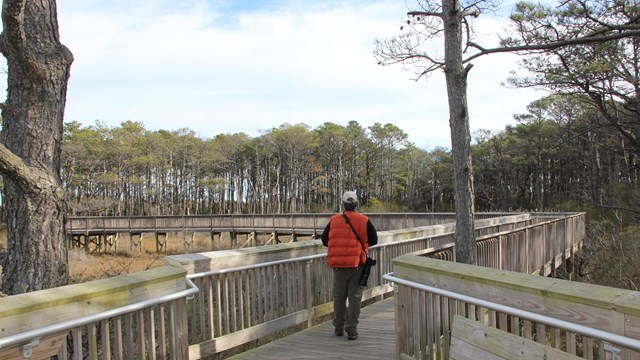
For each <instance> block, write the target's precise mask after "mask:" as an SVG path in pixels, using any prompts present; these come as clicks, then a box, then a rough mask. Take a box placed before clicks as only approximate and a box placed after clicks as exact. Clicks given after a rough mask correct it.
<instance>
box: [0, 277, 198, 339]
mask: <svg viewBox="0 0 640 360" xmlns="http://www.w3.org/2000/svg"><path fill="white" fill-rule="evenodd" d="M186 281H187V285H188V286H189V288H188V289H185V290H181V291H179V292H177V293H173V294H169V295H164V296H161V297H158V298H155V299H150V300H145V301H139V302H137V303H133V304H129V305H125V306H121V307H119V308H115V309H111V310H107V311H103V312H100V313H97V314H91V315H88V316H84V317H81V318H77V319H72V320H67V321H63V322H61V323H57V324H52V325H48V326H44V327H41V328H38V329H33V330H29V331H25V332H21V333H18V334H13V335H9V336H5V337H3V338H0V349H4V348H7V347H10V346H12V345H16V344H21V343H25V342H28V341H30V340H32V339H37V338H41V337H44V336H48V335H53V334H55V333H58V332H61V331H65V330H70V329H73V328H75V327H78V326H82V325H85V324H89V323H92V322H97V321H100V320H104V319H108V318H112V317H115V316H119V315H124V314H127V313H131V312H134V311H137V310H141V309H144V308H148V307H150V306H153V305H157V304H162V303H166V302H169V301H173V300H176V299H181V298H184V297H189V296H192V295H194V294H196V293H197V292H198V291H200V290H199V289H198V287H197V286H196V285H195V284H194V283H193V282H192V281H191V280H190V279H189V278H187V279H186Z"/></svg>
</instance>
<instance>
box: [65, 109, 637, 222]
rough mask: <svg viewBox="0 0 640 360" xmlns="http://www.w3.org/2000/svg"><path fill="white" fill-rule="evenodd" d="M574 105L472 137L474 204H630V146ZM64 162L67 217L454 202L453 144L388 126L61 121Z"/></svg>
mask: <svg viewBox="0 0 640 360" xmlns="http://www.w3.org/2000/svg"><path fill="white" fill-rule="evenodd" d="M581 104H582V103H581V100H580V97H577V96H576V97H563V98H555V97H547V98H543V99H540V100H538V101H536V102H534V103H532V104H531V105H530V106H529V107H528V112H527V113H526V114H521V115H516V119H517V120H518V124H517V125H515V126H507V127H506V128H505V129H504V130H503V131H501V132H499V133H497V134H492V133H489V132H488V131H479V132H477V133H476V134H475V139H474V141H473V143H474V145H473V149H472V152H473V174H474V181H475V194H476V197H475V207H476V210H477V211H498V210H568V207H569V206H571V207H572V206H573V205H571V204H577V203H583V202H588V203H589V204H596V205H604V206H615V207H626V206H627V205H628V204H626V203H625V202H628V201H632V199H634V198H635V192H636V191H635V189H636V186H637V183H638V176H639V169H638V166H637V152H636V151H637V149H633V148H629V147H628V146H627V145H626V143H625V139H624V137H623V136H621V134H620V132H618V131H616V129H614V128H613V127H612V126H606V125H604V124H603V123H602V122H601V121H599V116H598V114H597V113H596V112H594V111H590V110H589V108H588V107H586V106H583V105H581ZM471 118H472V119H473V114H472V117H471ZM425 121H426V119H425ZM62 160H63V161H62V178H63V182H64V186H65V187H66V189H67V190H68V196H69V206H70V210H71V212H72V214H74V215H122V216H124V215H158V214H162V215H181V214H227V213H258V214H264V213H297V212H332V211H336V210H337V209H338V206H339V201H340V199H339V195H340V194H341V193H342V191H344V190H351V189H355V190H357V191H358V194H359V195H360V197H361V202H362V205H363V209H364V210H365V211H370V212H375V211H454V205H455V204H454V196H453V179H452V176H453V174H452V161H451V152H450V151H449V150H448V149H444V148H436V149H433V150H425V149H420V148H417V147H416V146H415V145H414V144H412V143H410V142H408V141H407V134H406V133H405V132H404V131H403V130H402V129H400V128H398V127H397V126H395V125H393V124H386V125H382V124H375V125H373V126H370V127H368V128H364V127H362V126H361V125H360V124H359V123H358V122H356V121H351V122H349V123H348V124H347V125H346V126H342V125H337V124H334V123H330V122H327V123H325V124H323V125H321V126H319V127H317V128H313V129H312V128H310V127H309V126H307V125H304V124H296V125H291V124H283V125H281V126H279V127H277V128H272V129H271V130H268V131H265V132H264V133H262V134H261V135H260V136H257V137H250V136H248V135H246V134H243V133H238V134H221V135H218V136H216V137H214V138H212V139H202V138H199V137H198V136H196V134H195V133H194V132H193V131H191V130H189V129H182V130H178V131H164V130H160V131H149V130H147V129H145V127H144V125H143V124H142V123H139V122H132V121H127V122H124V123H122V124H121V125H120V126H119V127H116V128H111V127H107V126H105V125H104V124H101V123H100V122H97V123H96V124H95V125H93V126H85V127H83V126H82V125H81V124H79V123H78V122H68V123H66V124H65V141H64V146H63V157H62Z"/></svg>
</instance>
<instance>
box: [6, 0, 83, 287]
mask: <svg viewBox="0 0 640 360" xmlns="http://www.w3.org/2000/svg"><path fill="white" fill-rule="evenodd" d="M2 22H3V29H4V31H3V33H2V34H1V35H0V37H1V38H0V52H2V54H3V55H4V56H5V57H6V58H7V65H8V94H7V102H6V104H4V106H3V109H2V110H3V111H2V117H3V120H4V123H3V129H2V138H1V141H2V147H1V148H0V171H2V174H3V177H4V184H5V193H6V197H5V199H4V200H5V207H6V210H7V229H8V237H7V241H8V244H7V251H8V254H7V257H6V259H5V261H4V263H3V264H2V266H3V284H2V291H3V292H5V293H8V294H19V293H25V292H29V291H35V290H41V289H46V288H51V287H57V286H62V285H65V284H67V282H68V268H67V248H66V244H65V230H64V225H65V217H66V207H65V201H64V190H63V189H62V187H61V179H60V151H61V144H62V134H63V114H64V106H65V99H66V93H67V81H68V79H69V69H70V66H71V62H72V61H73V56H72V55H71V52H70V51H69V50H68V49H67V48H66V47H65V46H63V45H62V44H61V43H60V40H59V34H58V23H57V11H56V3H55V1H53V0H41V1H38V2H35V1H28V0H22V1H19V0H4V3H3V8H2Z"/></svg>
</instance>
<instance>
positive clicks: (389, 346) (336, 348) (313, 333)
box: [230, 298, 396, 360]
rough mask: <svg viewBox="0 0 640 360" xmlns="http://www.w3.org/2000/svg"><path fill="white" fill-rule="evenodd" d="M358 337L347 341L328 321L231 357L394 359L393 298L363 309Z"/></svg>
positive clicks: (236, 359)
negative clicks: (336, 332) (335, 333)
mask: <svg viewBox="0 0 640 360" xmlns="http://www.w3.org/2000/svg"><path fill="white" fill-rule="evenodd" d="M358 333H359V337H358V339H357V340H355V341H350V340H347V336H346V334H345V335H344V336H342V337H337V336H335V335H334V334H333V325H332V324H331V321H328V322H325V323H323V324H320V325H317V326H314V327H312V328H309V329H306V330H304V331H301V332H299V333H296V334H293V335H290V336H287V337H285V338H282V339H280V340H276V341H273V342H270V343H268V344H265V345H262V346H260V347H258V348H256V349H253V350H251V351H247V352H244V353H242V354H239V355H236V356H234V357H232V358H230V359H234V360H244V359H246V360H254V359H260V360H271V359H278V360H282V359H332V360H337V359H349V360H371V359H394V358H395V350H396V345H395V320H394V299H393V298H390V299H386V300H384V301H380V302H377V303H375V304H372V305H369V306H367V307H364V308H362V313H361V314H360V325H358Z"/></svg>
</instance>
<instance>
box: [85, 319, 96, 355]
mask: <svg viewBox="0 0 640 360" xmlns="http://www.w3.org/2000/svg"><path fill="white" fill-rule="evenodd" d="M87 343H88V345H89V346H88V349H87V353H88V356H87V358H88V359H91V360H98V336H97V331H96V326H95V324H88V325H87Z"/></svg>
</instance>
